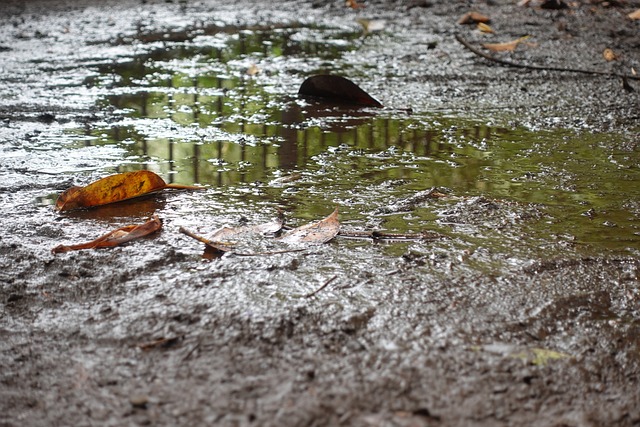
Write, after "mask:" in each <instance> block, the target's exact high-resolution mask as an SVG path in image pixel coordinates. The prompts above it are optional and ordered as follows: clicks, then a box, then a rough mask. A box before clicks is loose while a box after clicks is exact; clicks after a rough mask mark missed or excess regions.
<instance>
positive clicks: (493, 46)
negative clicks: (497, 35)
mask: <svg viewBox="0 0 640 427" xmlns="http://www.w3.org/2000/svg"><path fill="white" fill-rule="evenodd" d="M528 38H529V36H524V37H520V38H519V39H516V40H512V41H510V42H505V43H483V44H482V47H484V48H485V49H488V50H490V51H492V52H513V51H514V50H516V48H517V47H518V45H519V44H520V43H522V42H523V41H524V40H526V39H528Z"/></svg>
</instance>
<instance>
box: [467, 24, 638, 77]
mask: <svg viewBox="0 0 640 427" xmlns="http://www.w3.org/2000/svg"><path fill="white" fill-rule="evenodd" d="M455 38H456V40H458V42H460V43H461V44H462V45H463V46H464V47H466V48H467V49H469V50H470V51H471V52H473V53H475V54H476V55H478V56H480V57H482V58H484V59H487V60H489V61H493V62H495V63H498V64H502V65H506V66H508V67H515V68H524V69H527V70H538V71H561V72H567V73H581V74H590V75H598V76H610V77H620V78H623V79H631V80H640V76H634V75H631V74H620V73H614V72H610V71H598V70H585V69H582V68H564V67H554V66H544V65H529V64H521V63H519V62H513V61H509V60H506V59H501V58H496V57H495V56H493V55H489V54H488V53H484V52H482V51H481V50H479V49H478V48H476V47H474V46H473V45H472V44H471V43H469V42H468V41H466V40H465V39H464V38H462V36H460V35H459V34H456V35H455Z"/></svg>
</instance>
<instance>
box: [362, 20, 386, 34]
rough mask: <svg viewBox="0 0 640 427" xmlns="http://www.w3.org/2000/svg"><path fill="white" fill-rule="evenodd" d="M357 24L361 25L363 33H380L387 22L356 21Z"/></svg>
mask: <svg viewBox="0 0 640 427" xmlns="http://www.w3.org/2000/svg"><path fill="white" fill-rule="evenodd" d="M357 22H358V24H360V25H362V28H363V29H364V32H365V33H375V32H377V31H382V30H384V27H385V26H386V24H387V21H384V20H382V19H358V20H357Z"/></svg>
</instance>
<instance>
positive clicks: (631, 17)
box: [627, 9, 640, 21]
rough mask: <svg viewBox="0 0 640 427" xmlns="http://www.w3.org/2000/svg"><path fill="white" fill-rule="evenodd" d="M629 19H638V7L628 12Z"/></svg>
mask: <svg viewBox="0 0 640 427" xmlns="http://www.w3.org/2000/svg"><path fill="white" fill-rule="evenodd" d="M627 16H628V17H629V18H630V19H633V20H634V21H635V20H638V19H640V9H638V10H636V11H635V12H631V13H630V14H628V15H627Z"/></svg>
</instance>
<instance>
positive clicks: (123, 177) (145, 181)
mask: <svg viewBox="0 0 640 427" xmlns="http://www.w3.org/2000/svg"><path fill="white" fill-rule="evenodd" d="M166 188H175V189H182V190H202V189H203V187H196V186H192V185H181V184H167V183H166V182H164V180H163V179H162V178H161V177H160V176H159V175H157V174H155V173H153V172H150V171H144V170H142V171H136V172H125V173H120V174H116V175H111V176H108V177H106V178H102V179H99V180H98V181H95V182H93V183H91V184H89V185H87V186H86V187H71V188H69V189H68V190H66V191H65V192H64V193H62V194H61V195H60V196H59V197H58V200H56V209H57V210H59V211H69V210H73V209H86V208H93V207H96V206H102V205H106V204H109V203H115V202H121V201H123V200H128V199H133V198H135V197H142V196H146V195H148V194H151V193H155V192H158V191H161V190H164V189H166Z"/></svg>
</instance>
